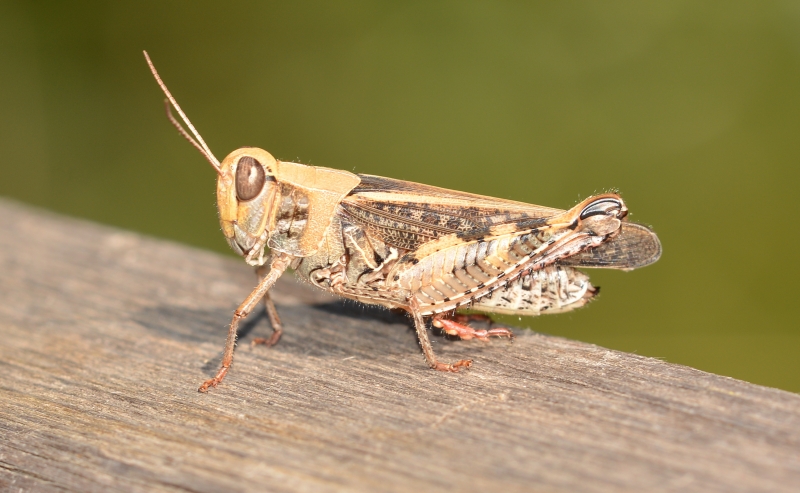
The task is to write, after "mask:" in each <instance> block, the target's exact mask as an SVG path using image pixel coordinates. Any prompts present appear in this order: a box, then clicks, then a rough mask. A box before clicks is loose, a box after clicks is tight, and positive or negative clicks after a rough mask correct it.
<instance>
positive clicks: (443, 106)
mask: <svg viewBox="0 0 800 493" xmlns="http://www.w3.org/2000/svg"><path fill="white" fill-rule="evenodd" d="M798 5H800V4H798V3H797V2H790V1H785V2H773V1H765V2H742V1H730V2H702V1H701V2H698V1H662V2H648V3H646V4H645V3H642V2H633V1H604V2H473V1H450V2H357V1H354V2H263V1H249V2H248V1H239V2H211V1H191V2H190V1H188V0H187V1H158V2H155V1H141V0H140V1H135V2H133V1H102V2H101V1H94V2H92V1H74V2H21V1H20V2H16V1H9V0H6V1H4V2H2V3H0V115H2V117H1V118H0V151H2V156H3V159H2V161H1V162H0V194H2V195H5V196H8V197H13V198H16V199H19V200H22V201H25V202H28V203H31V204H36V205H39V206H43V207H46V208H49V209H52V210H56V211H59V212H62V213H66V214H72V215H75V216H81V217H85V218H89V219H92V220H95V221H101V222H104V223H107V224H113V225H116V226H119V227H123V228H129V229H134V230H138V231H141V232H144V233H147V234H152V235H157V236H161V237H164V238H170V239H173V240H177V241H180V242H185V243H189V244H192V245H196V246H199V247H203V248H209V249H213V250H216V251H220V252H228V248H227V245H226V243H225V242H224V240H223V237H222V235H221V234H220V232H219V226H218V224H217V220H216V212H215V199H214V187H215V185H214V178H215V175H214V173H213V172H212V170H211V169H210V168H209V166H208V164H206V163H205V161H204V160H203V158H202V157H201V156H200V155H199V154H198V153H197V151H195V150H194V149H193V148H192V147H191V146H189V145H188V144H187V143H186V142H185V141H184V140H183V139H181V138H180V137H179V136H178V135H177V133H176V132H175V131H174V129H173V128H172V127H171V126H170V125H169V123H168V122H167V121H166V119H165V117H164V114H163V106H162V99H163V98H162V95H161V93H160V92H159V90H158V88H157V86H156V84H155V82H154V81H153V80H152V78H151V76H150V73H149V72H148V70H147V68H146V66H145V63H144V60H143V57H142V53H141V51H142V49H147V50H148V51H149V52H150V54H151V56H152V57H153V60H154V62H155V63H156V66H157V67H158V68H159V70H160V71H161V74H162V76H163V77H164V79H165V81H166V82H167V84H168V85H169V87H170V88H171V90H172V92H173V93H174V94H175V96H176V97H177V98H178V100H179V101H180V102H181V104H182V106H183V108H184V109H185V110H186V111H187V113H188V114H189V116H190V118H192V120H193V122H194V123H195V125H196V126H197V127H198V129H199V130H200V131H201V133H202V134H203V135H204V137H205V139H206V140H207V141H208V143H209V145H210V146H211V148H212V149H213V150H214V152H215V153H217V156H218V157H219V158H222V157H224V156H225V155H226V154H227V153H228V152H230V151H231V150H233V149H235V148H237V147H240V146H243V145H252V146H258V147H262V148H264V149H267V150H269V151H270V152H272V153H273V154H274V155H275V156H276V157H278V158H280V159H284V160H297V161H300V162H304V163H308V164H315V165H324V166H329V167H334V168H341V169H347V170H354V171H356V172H363V173H372V174H379V175H385V176H391V177H396V178H402V179H407V180H413V181H419V182H425V183H430V184H433V185H438V186H443V187H448V188H455V189H460V190H466V191H471V192H477V193H481V194H486V195H494V196H498V197H505V198H510V199H516V200H522V201H526V202H532V203H537V204H542V205H548V206H553V207H561V208H567V207H570V206H571V205H573V204H575V203H576V202H578V201H579V200H580V199H582V198H584V197H586V196H588V195H590V194H592V193H595V192H598V191H603V190H608V189H612V188H618V189H620V190H621V191H622V193H623V196H624V197H625V199H626V201H627V202H628V205H629V207H630V209H631V211H632V213H633V215H632V219H633V220H635V221H640V222H644V223H647V224H650V225H653V226H654V228H655V230H656V231H657V232H658V234H659V236H660V238H661V240H662V242H663V245H664V256H663V258H662V260H661V261H660V262H659V263H658V264H656V265H654V266H652V267H648V268H646V269H643V270H641V271H636V272H633V273H620V272H606V271H594V272H592V273H591V274H592V279H593V281H594V282H595V284H598V285H602V286H603V295H602V296H601V297H600V299H599V300H598V301H597V302H595V303H593V304H592V305H591V306H590V307H588V308H585V309H582V310H579V311H577V312H574V313H570V314H565V315H557V316H546V317H540V318H538V319H523V320H522V321H517V320H516V319H514V323H516V324H521V325H524V326H530V327H532V328H533V329H534V330H536V331H539V332H546V333H551V334H558V335H561V336H564V337H569V338H575V339H580V340H583V341H589V342H593V343H596V344H600V345H603V346H607V347H611V348H615V349H620V350H624V351H633V352H637V353H640V354H643V355H649V356H656V357H660V358H664V359H666V360H668V361H672V362H676V363H682V364H686V365H690V366H694V367H697V368H700V369H703V370H707V371H711V372H715V373H721V374H725V375H730V376H733V377H736V378H741V379H744V380H748V381H751V382H755V383H760V384H764V385H770V386H776V387H780V388H784V389H788V390H792V391H795V392H797V391H800V358H798V355H797V349H798V347H800V344H799V343H800V324H798V319H800V316H799V315H800V313H799V311H798V303H797V302H796V301H793V300H794V299H795V295H794V294H792V292H791V289H789V287H790V286H789V284H788V283H791V282H792V280H793V279H797V277H798V256H796V255H793V254H791V249H792V248H793V247H792V246H791V245H794V244H797V242H798V233H797V228H795V227H793V226H792V225H791V224H792V222H791V221H792V218H791V217H788V216H787V214H788V212H787V211H792V210H794V209H795V207H794V198H795V197H796V195H795V194H796V193H797V192H796V185H797V183H798V158H800V139H798V137H797V135H798V134H799V133H800V91H798V87H800V7H799V6H798ZM0 234H2V233H0ZM54 247H57V246H54ZM228 253H229V252H228ZM778 254H780V255H782V257H781V258H778V259H776V258H775V257H773V255H778ZM790 254H791V255H790Z"/></svg>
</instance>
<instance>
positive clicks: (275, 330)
mask: <svg viewBox="0 0 800 493" xmlns="http://www.w3.org/2000/svg"><path fill="white" fill-rule="evenodd" d="M265 272H266V266H264V265H262V266H260V267H256V275H257V276H258V279H259V282H260V281H261V279H263V278H264V276H265ZM264 309H265V310H266V312H267V317H268V318H269V323H270V325H272V335H271V336H270V337H268V338H264V337H256V338H254V339H253V342H252V343H251V344H252V345H253V346H256V345H258V344H263V345H264V346H267V347H270V346H274V345H275V344H277V343H278V341H279V340H280V339H281V335H282V334H283V325H282V324H281V317H279V316H278V310H277V309H276V308H275V303H273V302H272V298H271V297H270V295H269V291H267V292H266V293H264Z"/></svg>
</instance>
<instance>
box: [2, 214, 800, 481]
mask: <svg viewBox="0 0 800 493" xmlns="http://www.w3.org/2000/svg"><path fill="white" fill-rule="evenodd" d="M0 272H1V273H2V276H0V299H2V303H0V337H1V338H2V344H1V345H0V371H2V375H3V379H2V381H0V437H2V440H0V490H2V491H32V490H35V491H84V492H91V491H181V492H186V491H207V492H212V491H232V492H233V491H410V490H416V491H434V490H437V491H441V490H453V491H531V490H546V491H692V490H694V491H698V490H702V491H726V492H730V491H800V396H798V395H796V394H792V393H789V392H783V391H780V390H776V389H770V388H765V387H760V386H757V385H752V384H749V383H746V382H742V381H738V380H734V379H731V378H726V377H721V376H717V375H712V374H708V373H704V372H702V371H698V370H695V369H692V368H687V367H684V366H678V365H673V364H669V363H665V362H663V361H660V360H657V359H652V358H645V357H642V356H637V355H633V354H625V353H620V352H617V351H610V350H607V349H604V348H601V347H597V346H593V345H589V344H584V343H580V342H576V341H569V340H565V339H561V338H557V337H550V336H545V335H540V334H535V333H524V332H520V333H519V334H518V335H519V337H518V338H517V340H516V341H515V342H514V343H513V344H509V343H506V342H504V341H495V342H492V343H490V344H482V343H478V342H475V341H471V342H467V341H463V342H462V341H449V340H445V339H443V338H441V337H434V340H435V341H436V342H435V346H436V349H437V350H438V352H439V354H441V355H442V356H443V357H444V358H446V359H456V358H458V357H461V356H470V357H473V358H474V359H475V362H476V365H475V367H474V369H473V370H471V371H470V372H468V373H466V374H461V375H446V374H441V373H437V372H434V371H431V370H428V369H427V368H426V366H425V364H424V360H423V358H422V356H421V353H420V351H419V349H418V346H417V345H416V342H415V336H414V332H413V330H412V329H411V326H410V325H409V322H408V321H407V320H406V319H405V318H404V317H402V316H398V315H395V314H393V313H390V312H387V311H382V310H378V309H371V308H365V307H361V306H358V305H355V304H353V303H343V302H339V301H337V300H335V299H333V298H330V297H328V296H327V295H324V294H322V293H320V292H317V291H315V290H313V289H311V288H310V287H307V286H303V285H300V284H299V283H297V282H295V281H293V280H292V279H290V278H289V277H286V278H285V279H283V280H281V282H280V283H279V284H278V286H277V288H276V290H275V300H276V303H277V305H278V308H279V310H280V312H281V314H282V316H283V319H284V323H285V325H286V333H285V335H284V338H283V340H282V341H281V343H280V344H279V345H278V346H276V347H274V348H271V349H266V348H263V347H251V346H250V345H249V344H248V342H249V341H250V340H252V338H253V337H256V336H264V335H266V334H268V331H269V328H268V323H267V322H266V320H265V319H264V316H263V310H262V311H260V312H258V313H257V314H256V315H254V316H252V317H251V318H250V319H249V320H248V322H247V323H246V324H245V326H244V330H243V332H244V333H243V335H242V339H241V344H240V346H239V348H238V350H237V355H236V360H235V364H234V366H233V369H232V371H231V374H230V375H229V377H228V378H227V379H226V381H225V382H224V383H223V385H221V386H220V388H218V389H216V390H214V391H212V392H210V393H209V394H199V393H198V392H197V390H196V389H197V386H198V384H199V383H200V382H201V381H202V380H204V379H205V378H207V377H208V376H209V375H212V374H213V372H214V371H215V369H216V366H217V364H218V362H219V358H220V356H221V349H222V344H223V339H224V334H225V326H226V324H227V323H228V320H229V317H230V314H231V312H232V310H233V308H234V307H235V306H236V304H237V303H238V302H239V301H240V300H241V299H243V297H244V296H245V295H246V294H247V293H248V291H249V289H250V288H251V287H252V286H253V285H254V284H255V277H254V275H253V273H252V272H251V271H250V270H249V268H247V267H246V266H245V265H244V263H243V262H237V261H235V260H234V259H229V258H226V257H222V256H219V255H216V254H212V253H208V252H204V251H199V250H196V249H191V248H188V247H185V246H181V245H176V244H172V243H169V242H165V241H159V240H154V239H150V238H145V237H142V236H139V235H136V234H133V233H129V232H125V231H119V230H115V229H112V228H107V227H103V226H99V225H95V224H91V223H87V222H82V221H79V220H75V219H68V218H63V217H59V216H56V215H53V214H49V213H46V212H42V211H37V210H34V209H31V208H28V207H26V206H21V205H18V204H15V203H12V202H8V201H0Z"/></svg>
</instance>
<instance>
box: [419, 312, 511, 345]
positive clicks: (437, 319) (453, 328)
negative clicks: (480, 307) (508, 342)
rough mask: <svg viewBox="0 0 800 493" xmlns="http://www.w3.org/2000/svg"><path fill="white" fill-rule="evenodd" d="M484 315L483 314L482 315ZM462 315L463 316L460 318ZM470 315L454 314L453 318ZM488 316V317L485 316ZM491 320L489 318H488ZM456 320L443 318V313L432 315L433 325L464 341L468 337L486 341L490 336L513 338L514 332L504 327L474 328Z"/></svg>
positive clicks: (458, 318)
mask: <svg viewBox="0 0 800 493" xmlns="http://www.w3.org/2000/svg"><path fill="white" fill-rule="evenodd" d="M484 316H485V315H484ZM462 317H463V318H462ZM469 317H470V315H456V316H454V317H452V318H455V319H457V320H459V322H461V321H462V320H464V318H467V320H469ZM487 318H488V317H487ZM490 320H491V319H490ZM459 322H456V321H455V320H452V319H450V318H445V315H444V314H441V313H440V314H438V315H434V316H433V326H434V327H437V328H440V329H442V330H443V331H444V332H445V333H446V334H449V335H451V336H458V337H460V338H461V339H464V340H465V341H468V340H470V339H478V340H479V341H488V340H489V338H490V337H508V338H509V339H514V333H513V332H511V331H510V330H508V329H506V328H505V327H496V328H494V329H489V330H475V329H473V328H472V327H469V326H468V325H464V324H462V323H459Z"/></svg>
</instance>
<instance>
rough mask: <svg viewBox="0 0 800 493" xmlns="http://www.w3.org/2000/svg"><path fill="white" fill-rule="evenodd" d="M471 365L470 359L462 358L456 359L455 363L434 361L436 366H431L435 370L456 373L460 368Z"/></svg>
mask: <svg viewBox="0 0 800 493" xmlns="http://www.w3.org/2000/svg"><path fill="white" fill-rule="evenodd" d="M470 366H472V360H471V359H462V360H460V361H456V362H455V363H439V362H437V363H436V366H434V367H433V369H434V370H436V371H446V372H450V373H458V372H459V371H461V369H462V368H469V367H470Z"/></svg>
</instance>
